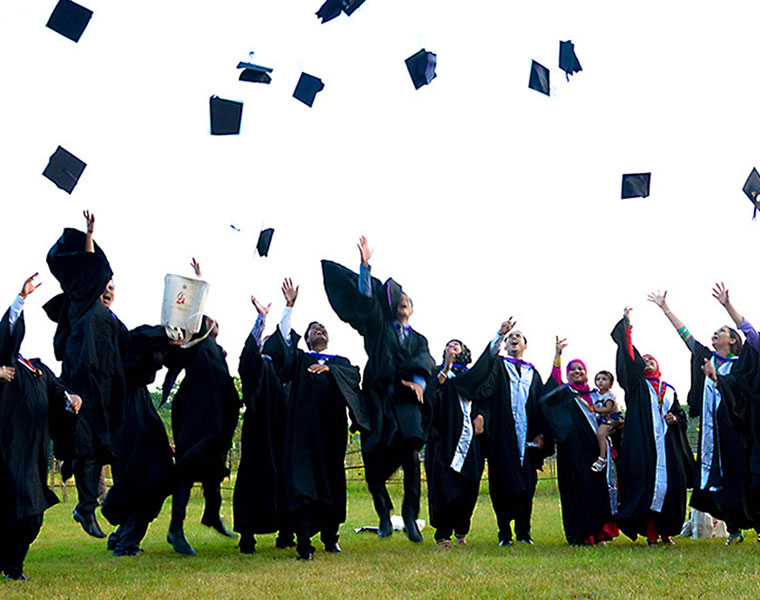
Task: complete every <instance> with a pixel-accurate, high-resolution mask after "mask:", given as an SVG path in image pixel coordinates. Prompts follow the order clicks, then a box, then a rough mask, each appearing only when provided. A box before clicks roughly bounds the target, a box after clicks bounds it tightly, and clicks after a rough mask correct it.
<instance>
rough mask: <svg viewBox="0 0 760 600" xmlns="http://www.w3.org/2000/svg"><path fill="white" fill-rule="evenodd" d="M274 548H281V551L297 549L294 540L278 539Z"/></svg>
mask: <svg viewBox="0 0 760 600" xmlns="http://www.w3.org/2000/svg"><path fill="white" fill-rule="evenodd" d="M274 547H275V548H279V549H280V550H285V548H295V547H296V541H295V540H293V539H287V538H279V537H278V538H277V539H276V540H275V542H274Z"/></svg>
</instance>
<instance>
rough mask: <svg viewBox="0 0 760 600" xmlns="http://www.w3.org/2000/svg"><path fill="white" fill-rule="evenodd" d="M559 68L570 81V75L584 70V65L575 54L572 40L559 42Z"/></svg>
mask: <svg viewBox="0 0 760 600" xmlns="http://www.w3.org/2000/svg"><path fill="white" fill-rule="evenodd" d="M559 68H560V69H562V70H563V71H564V72H565V78H566V79H567V80H568V81H570V75H573V74H575V73H579V72H580V71H583V67H581V63H580V62H579V61H578V57H577V56H576V55H575V47H574V46H573V42H572V41H570V40H567V41H566V42H560V43H559Z"/></svg>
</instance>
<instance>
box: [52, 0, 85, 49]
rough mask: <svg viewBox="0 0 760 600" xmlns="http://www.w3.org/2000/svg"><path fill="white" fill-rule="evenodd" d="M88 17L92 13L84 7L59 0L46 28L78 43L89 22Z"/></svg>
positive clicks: (65, 0) (66, 0)
mask: <svg viewBox="0 0 760 600" xmlns="http://www.w3.org/2000/svg"><path fill="white" fill-rule="evenodd" d="M90 17H92V11H91V10H89V9H86V8H85V7H84V6H80V5H79V4H76V3H75V2H71V0H60V1H59V2H58V4H56V5H55V8H54V9H53V13H52V14H51V15H50V18H49V19H48V22H47V26H48V27H49V28H50V29H52V30H53V31H56V32H58V33H60V34H61V35H62V36H64V37H67V38H69V39H70V40H73V41H75V42H78V41H79V38H80V37H82V33H84V29H85V27H87V23H89V22H90Z"/></svg>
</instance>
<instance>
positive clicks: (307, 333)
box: [303, 321, 324, 350]
mask: <svg viewBox="0 0 760 600" xmlns="http://www.w3.org/2000/svg"><path fill="white" fill-rule="evenodd" d="M312 325H322V323H320V322H319V321H312V322H311V323H309V324H308V325H307V326H306V331H305V332H304V334H303V341H304V342H306V347H307V348H308V349H309V350H311V344H309V330H310V329H311V326H312ZM322 327H324V325H322Z"/></svg>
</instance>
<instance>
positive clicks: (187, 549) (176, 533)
mask: <svg viewBox="0 0 760 600" xmlns="http://www.w3.org/2000/svg"><path fill="white" fill-rule="evenodd" d="M166 541H167V542H169V543H170V544H171V545H172V547H173V548H174V551H175V552H176V553H177V554H186V555H187V556H195V550H193V547H192V546H191V545H190V544H189V542H188V541H187V539H186V538H185V531H184V530H183V529H175V530H173V531H172V530H171V529H170V530H169V533H167V534H166Z"/></svg>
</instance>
